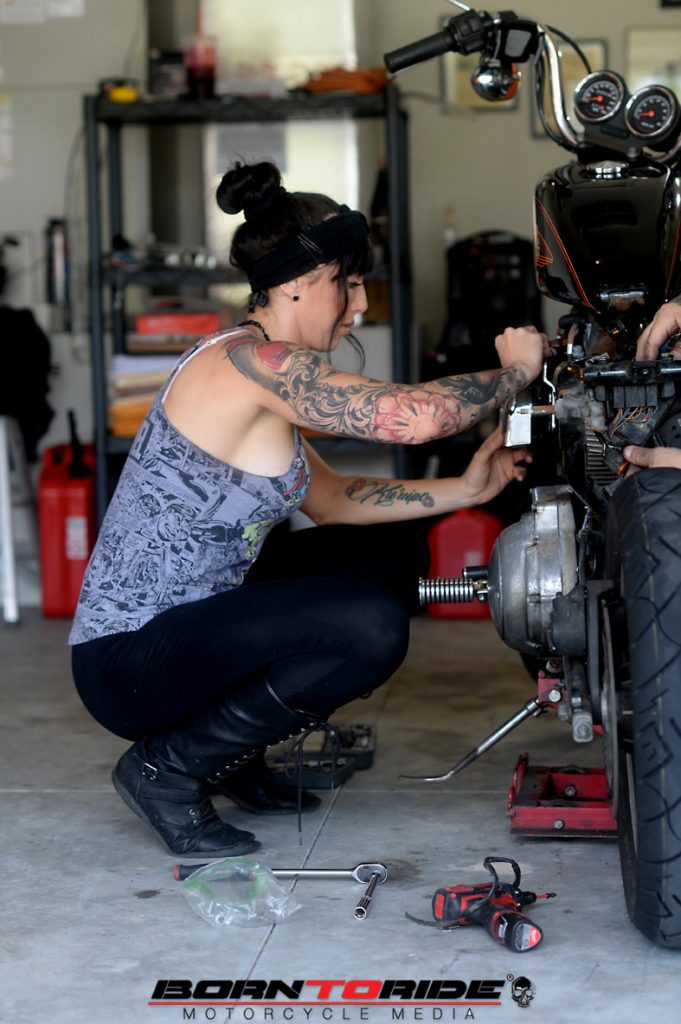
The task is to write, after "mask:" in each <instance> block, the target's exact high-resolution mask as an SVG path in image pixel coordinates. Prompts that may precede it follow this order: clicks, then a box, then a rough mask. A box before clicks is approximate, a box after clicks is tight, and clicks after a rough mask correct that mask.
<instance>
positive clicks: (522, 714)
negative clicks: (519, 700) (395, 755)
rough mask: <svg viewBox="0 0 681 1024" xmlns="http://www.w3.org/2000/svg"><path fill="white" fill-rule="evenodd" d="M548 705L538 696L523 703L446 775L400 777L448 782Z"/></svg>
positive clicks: (403, 777)
mask: <svg viewBox="0 0 681 1024" xmlns="http://www.w3.org/2000/svg"><path fill="white" fill-rule="evenodd" d="M548 706H549V705H548V704H547V703H540V702H539V701H538V700H537V698H536V697H532V698H531V699H530V700H528V701H526V702H525V704H523V706H522V707H521V708H520V710H519V711H516V713H515V715H513V716H512V717H511V718H509V719H508V721H507V722H504V724H503V725H500V726H499V728H498V729H496V730H495V731H494V732H493V733H492V734H491V735H490V736H488V737H487V739H485V740H483V741H482V743H480V744H479V745H478V746H477V747H475V749H474V750H471V751H470V753H468V754H466V756H465V757H464V758H462V759H461V760H460V761H459V762H458V763H457V764H455V765H454V767H453V768H452V769H451V770H450V771H448V772H445V774H444V775H400V778H401V779H409V780H410V781H411V782H446V780H447V779H451V778H452V777H453V776H454V775H458V774H459V772H461V771H463V770H464V768H467V767H468V765H469V764H472V763H473V761H476V760H477V759H478V758H479V757H480V755H481V754H484V753H485V752H486V751H487V750H489V749H490V747H493V746H494V745H495V743H498V742H499V740H501V739H503V738H504V736H506V735H507V733H509V732H511V730H513V729H515V727H516V726H517V725H520V723H521V722H524V721H525V719H526V718H533V717H534V718H537V717H538V716H539V715H541V714H543V713H544V711H546V709H547V707H548Z"/></svg>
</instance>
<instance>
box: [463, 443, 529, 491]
mask: <svg viewBox="0 0 681 1024" xmlns="http://www.w3.org/2000/svg"><path fill="white" fill-rule="evenodd" d="M503 444H504V434H503V431H502V429H501V427H497V429H496V430H495V431H494V432H493V433H492V434H490V435H489V437H488V438H486V439H485V440H484V441H483V443H482V444H481V445H480V447H479V448H478V450H477V452H476V453H475V455H474V456H473V458H472V459H471V461H470V463H469V464H468V468H467V469H466V472H465V473H464V474H463V476H462V477H461V478H460V482H461V484H462V486H463V489H464V499H465V501H466V504H467V505H468V506H470V505H484V503H485V502H486V501H491V500H492V498H495V497H496V496H497V494H499V493H500V492H501V491H503V489H504V487H506V485H507V484H508V483H510V482H511V480H524V479H525V474H526V472H527V470H526V469H525V467H524V466H520V465H518V463H520V462H531V461H532V455H531V453H530V450H529V448H504V447H503Z"/></svg>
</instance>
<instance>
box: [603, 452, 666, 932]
mask: <svg viewBox="0 0 681 1024" xmlns="http://www.w3.org/2000/svg"><path fill="white" fill-rule="evenodd" d="M607 562H608V568H609V571H610V572H611V573H612V578H613V579H614V580H615V582H616V583H617V582H619V585H620V591H621V597H622V600H623V603H624V608H625V613H626V614H625V617H626V629H625V632H626V633H627V634H628V644H629V658H628V659H627V658H626V656H624V657H622V656H621V651H620V652H619V653H620V656H619V657H616V661H617V662H618V664H619V665H620V666H625V670H624V672H622V673H621V674H620V678H619V679H617V682H616V685H617V688H618V694H617V701H618V705H619V708H618V710H619V714H618V718H619V722H620V728H619V751H618V768H619V771H618V793H617V818H618V827H619V842H620V860H621V865H622V877H623V881H624V893H625V898H626V903H627V910H628V912H629V916H630V917H631V919H632V921H633V922H634V924H635V925H636V927H637V928H638V929H639V930H640V931H641V932H642V933H643V934H644V935H645V936H647V938H649V939H651V940H652V941H653V942H655V943H657V944H659V945H660V946H664V947H666V948H669V949H681V472H679V471H678V470H675V469H657V470H643V471H641V472H638V473H636V474H634V475H633V476H632V477H631V478H629V479H628V480H626V481H625V482H624V483H623V484H622V486H621V487H620V488H618V490H617V491H616V493H615V496H614V498H613V500H612V502H611V506H610V509H609V515H608V551H607ZM617 642H618V641H614V643H615V644H617ZM619 643H621V644H626V643H627V637H626V636H620V638H619ZM627 677H628V678H627Z"/></svg>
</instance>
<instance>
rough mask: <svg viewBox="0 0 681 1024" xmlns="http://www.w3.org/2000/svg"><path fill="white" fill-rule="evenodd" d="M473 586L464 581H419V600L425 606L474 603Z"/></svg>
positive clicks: (469, 582)
mask: <svg viewBox="0 0 681 1024" xmlns="http://www.w3.org/2000/svg"><path fill="white" fill-rule="evenodd" d="M475 597H476V592H475V586H474V585H473V583H472V582H471V581H470V580H466V579H457V578H453V579H446V578H443V577H440V578H438V579H433V580H426V579H420V580H419V600H420V602H421V604H422V605H426V604H465V603H467V602H471V601H474V600H475Z"/></svg>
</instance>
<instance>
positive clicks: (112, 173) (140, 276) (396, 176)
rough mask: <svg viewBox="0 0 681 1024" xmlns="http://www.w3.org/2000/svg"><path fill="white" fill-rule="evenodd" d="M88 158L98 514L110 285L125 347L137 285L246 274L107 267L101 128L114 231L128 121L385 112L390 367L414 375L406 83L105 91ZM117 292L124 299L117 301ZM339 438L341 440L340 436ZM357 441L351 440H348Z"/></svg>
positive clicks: (97, 105)
mask: <svg viewBox="0 0 681 1024" xmlns="http://www.w3.org/2000/svg"><path fill="white" fill-rule="evenodd" d="M83 116H84V130H85V159H86V183H87V219H88V253H89V255H88V264H89V284H90V323H91V326H90V350H91V363H92V395H93V412H94V433H95V436H94V444H95V455H96V466H97V475H96V500H97V520H98V522H101V520H102V517H103V515H104V512H105V510H106V506H107V504H108V501H109V485H108V463H109V458H110V456H112V455H114V454H116V453H119V454H120V452H121V450H122V448H124V447H125V446H124V445H122V444H121V439H120V438H118V439H117V438H111V437H110V436H109V433H108V425H107V385H106V361H107V359H106V351H105V336H104V323H105V304H104V295H105V290H106V288H107V287H109V288H110V289H111V325H112V334H113V350H114V352H122V351H125V333H126V332H125V312H124V304H123V302H122V301H121V297H122V293H123V291H124V289H125V288H126V287H127V286H129V285H131V284H140V285H141V284H146V285H151V284H159V283H166V282H169V281H173V282H177V281H178V280H182V278H183V276H184V282H185V283H189V280H188V276H187V275H188V274H189V275H191V281H192V282H193V283H202V284H206V285H208V284H215V283H219V282H225V281H229V280H239V279H240V278H238V277H237V276H236V275H235V273H234V272H233V271H231V270H229V269H227V268H224V269H219V268H216V269H212V270H208V269H206V270H201V269H192V270H191V271H188V270H187V268H176V269H175V268H172V269H170V268H159V269H158V270H156V269H152V268H146V269H145V268H143V269H140V270H138V271H135V270H132V271H127V270H126V271H112V270H111V269H110V268H108V267H106V266H105V264H104V260H103V248H102V203H103V196H102V188H101V181H100V165H101V139H100V136H101V132H100V126H103V127H104V128H105V129H106V132H107V143H108V145H107V166H108V195H107V201H108V215H109V228H110V234H111V236H112V237H113V236H114V235H116V234H122V230H123V180H122V168H121V163H122V160H121V158H122V142H123V140H122V134H123V129H124V128H125V126H126V125H154V124H156V125H180V124H211V123H212V124H219V123H230V122H231V123H236V122H242V123H244V122H254V121H257V122H271V121H289V120H296V119H304V120H310V119H314V118H327V119H328V118H334V117H337V118H348V117H350V118H354V119H368V118H373V119H383V121H384V123H385V131H386V152H387V162H388V167H389V172H390V173H389V176H388V212H389V218H390V238H389V252H388V265H389V266H388V269H389V274H390V282H391V289H390V303H391V309H390V316H391V329H392V376H393V379H394V380H396V381H398V382H402V383H406V382H408V381H409V378H410V356H409V353H410V344H411V320H412V305H411V269H410V267H411V260H410V247H409V212H408V201H407V197H408V195H409V187H408V166H407V164H408V150H407V145H408V142H407V128H408V125H407V115H406V112H405V111H404V110H403V108H402V106H401V104H400V95H399V90H398V89H397V87H396V86H394V85H389V86H388V87H387V88H386V89H385V91H384V92H382V93H375V94H371V95H351V94H347V95H338V94H329V95H324V94H322V95H316V96H309V95H307V94H302V93H301V94H298V93H295V92H294V93H291V94H289V95H288V96H286V97H276V98H274V97H272V98H270V97H266V98H250V97H244V96H229V97H220V98H216V99H204V100H189V99H186V100H185V99H168V98H165V97H162V98H156V97H154V98H149V99H140V100H138V101H136V102H133V103H112V102H111V101H110V100H109V99H107V97H106V96H101V95H97V96H85V97H84V98H83ZM117 299H118V301H116V300H117ZM338 443H339V444H340V443H342V442H340V441H339V442H338ZM351 443H352V442H351ZM394 456H395V472H396V474H397V475H398V476H408V475H409V473H408V467H409V462H410V460H409V456H408V453H407V450H406V449H405V448H404V447H403V446H397V447H396V448H395V449H394Z"/></svg>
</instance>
